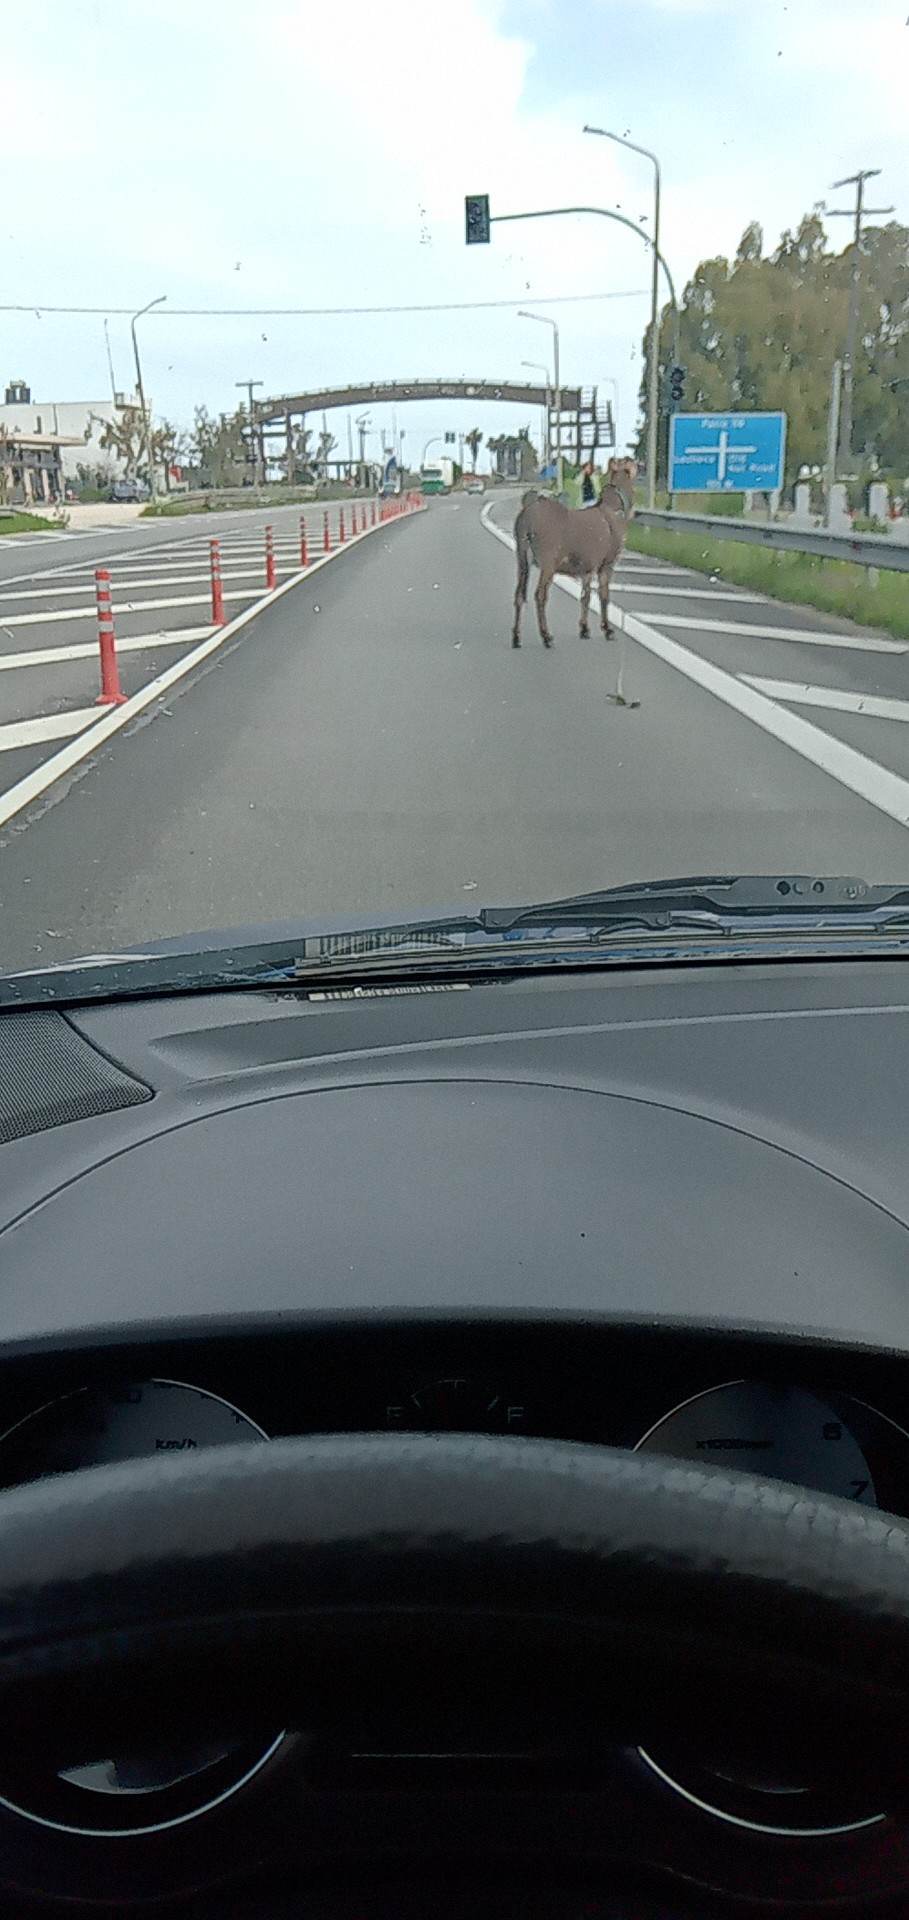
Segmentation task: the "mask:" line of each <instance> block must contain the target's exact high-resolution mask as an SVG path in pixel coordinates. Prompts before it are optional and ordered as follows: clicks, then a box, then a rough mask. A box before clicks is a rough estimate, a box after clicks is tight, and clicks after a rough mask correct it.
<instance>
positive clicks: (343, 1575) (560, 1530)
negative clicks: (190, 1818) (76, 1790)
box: [0, 1434, 909, 1792]
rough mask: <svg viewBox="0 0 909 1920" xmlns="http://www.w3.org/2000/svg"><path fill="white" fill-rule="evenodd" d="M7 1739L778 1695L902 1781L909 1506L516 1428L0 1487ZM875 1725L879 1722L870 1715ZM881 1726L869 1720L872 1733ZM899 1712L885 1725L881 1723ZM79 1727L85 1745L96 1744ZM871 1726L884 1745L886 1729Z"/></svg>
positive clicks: (752, 1714) (772, 1700)
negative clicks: (854, 1500)
mask: <svg viewBox="0 0 909 1920" xmlns="http://www.w3.org/2000/svg"><path fill="white" fill-rule="evenodd" d="M0 1706H2V1715H3V1724H4V1729H5V1735H6V1738H7V1740H14V1741H16V1742H21V1743H23V1744H24V1745H25V1746H26V1747H28V1746H29V1744H30V1743H34V1742H35V1741H36V1740H38V1739H39V1738H40V1739H41V1740H42V1741H43V1742H44V1743H45V1744H46V1741H47V1733H48V1728H49V1727H51V1726H52V1727H53V1729H54V1745H55V1750H56V1749H57V1748H62V1747H64V1746H65V1744H66V1742H67V1740H69V1741H70V1743H71V1745H72V1747H73V1750H74V1751H82V1752H84V1751H85V1750H86V1740H87V1739H88V1741H89V1746H90V1749H91V1751H94V1752H97V1751H103V1750H105V1749H104V1746H103V1742H104V1741H108V1742H110V1741H111V1740H114V1741H116V1740H117V1739H119V1740H121V1741H122V1740H123V1737H124V1733H125V1730H126V1729H127V1728H128V1727H129V1726H133V1727H134V1726H135V1725H136V1723H137V1720H138V1719H139V1718H140V1717H141V1720H142V1724H143V1725H144V1726H146V1727H155V1728H157V1729H158V1730H159V1732H160V1733H161V1734H162V1735H165V1734H167V1733H170V1732H172V1733H173V1734H174V1736H175V1737H176V1736H178V1735H179V1733H180V1732H181V1731H183V1732H185V1731H186V1730H187V1729H189V1728H195V1729H196V1730H198V1728H199V1727H200V1725H201V1726H205V1725H210V1724H212V1723H213V1722H214V1723H217V1722H218V1721H219V1720H222V1719H224V1718H225V1717H227V1718H228V1719H229V1723H230V1725H231V1727H233V1728H236V1727H237V1725H238V1722H239V1720H240V1719H241V1718H243V1717H245V1719H246V1720H248V1722H249V1724H250V1725H255V1726H258V1727H261V1726H263V1725H266V1724H267V1725H270V1726H271V1727H274V1726H279V1727H280V1726H290V1725H296V1726H299V1727H301V1728H307V1729H311V1730H315V1731H316V1733H318V1731H319V1730H323V1731H326V1732H330V1731H331V1730H333V1729H334V1730H337V1729H338V1728H339V1727H342V1726H343V1725H344V1724H345V1723H347V1722H354V1721H356V1719H357V1716H358V1715H362V1714H363V1713H364V1712H373V1713H378V1714H381V1715H383V1716H386V1717H388V1716H391V1717H392V1718H394V1717H395V1716H399V1715H400V1716H403V1718H405V1719H406V1718H407V1717H408V1716H413V1715H414V1714H422V1715H423V1716H424V1717H425V1715H426V1714H427V1713H431V1714H437V1713H438V1714H446V1713H447V1714H452V1715H460V1716H461V1718H462V1720H466V1722H467V1724H475V1723H476V1721H477V1720H478V1719H481V1718H482V1716H484V1715H486V1716H491V1717H492V1719H493V1720H494V1722H495V1724H496V1726H497V1727H498V1728H499V1730H501V1727H502V1725H503V1724H511V1725H515V1724H519V1723H523V1724H525V1725H526V1724H528V1723H530V1724H532V1725H533V1726H535V1728H536V1730H537V1734H538V1736H539V1735H540V1733H541V1730H545V1732H546V1733H548V1732H550V1731H552V1730H553V1729H554V1730H556V1731H558V1732H560V1733H566V1732H570V1733H580V1734H583V1735H584V1736H585V1737H587V1738H589V1737H590V1735H591V1733H595V1734H596V1736H597V1737H600V1738H601V1737H603V1736H604V1735H607V1736H610V1737H612V1736H614V1737H615V1738H617V1739H620V1740H629V1741H631V1742H633V1743H636V1742H638V1741H639V1740H642V1739H644V1738H645V1737H649V1736H650V1735H651V1734H652V1733H653V1731H654V1729H655V1728H657V1727H659V1728H663V1729H665V1728H666V1727H667V1726H672V1725H673V1724H675V1725H676V1726H677V1727H679V1726H683V1725H685V1724H687V1725H689V1726H690V1725H691V1723H692V1719H693V1720H694V1723H695V1724H696V1726H697V1728H698V1732H699V1734H700V1733H702V1732H703V1731H704V1730H705V1728H706V1729H708V1730H709V1729H710V1728H712V1727H715V1728H716V1729H717V1730H718V1731H720V1730H723V1729H725V1730H726V1731H728V1730H729V1728H730V1727H731V1726H732V1725H738V1726H741V1724H742V1723H743V1720H744V1719H745V1718H746V1717H747V1720H748V1724H749V1725H751V1726H753V1727H756V1728H758V1729H765V1730H766V1731H767V1734H768V1736H769V1735H770V1734H772V1733H774V1732H775V1738H776V1741H777V1742H779V1740H780V1737H781V1736H780V1723H781V1721H782V1722H783V1723H784V1724H785V1729H786V1733H785V1738H786V1749H787V1754H789V1755H791V1754H792V1751H793V1743H794V1741H796V1739H797V1738H798V1737H799V1733H801V1738H802V1743H803V1748H804V1757H805V1759H806V1762H807V1763H809V1764H811V1765H814V1766H817V1765H823V1762H824V1756H825V1752H826V1751H827V1750H829V1747H830V1745H831V1743H834V1742H835V1747H836V1751H838V1752H842V1750H843V1743H844V1740H846V1741H848V1740H849V1739H850V1736H851V1737H852V1738H853V1739H854V1742H855V1748H854V1756H851V1757H854V1759H855V1761H856V1762H857V1765H858V1767H859V1769H861V1767H862V1765H863V1764H864V1763H863V1760H862V1755H863V1754H865V1753H867V1754H868V1755H869V1756H870V1757H869V1759H868V1761H867V1767H866V1771H867V1772H868V1777H869V1778H871V1777H872V1775H873V1774H874V1775H876V1777H877V1778H878V1779H880V1778H881V1771H880V1769H881V1768H883V1774H884V1776H885V1777H886V1779H887V1781H888V1784H889V1787H890V1789H891V1792H892V1791H893V1790H896V1791H899V1788H900V1787H901V1785H902V1784H903V1782H902V1781H901V1779H900V1770H901V1769H902V1767H903V1765H904V1763H903V1761H902V1759H901V1754H902V1751H903V1746H904V1741H903V1733H904V1729H905V1724H906V1716H907V1712H909V1527H907V1524H906V1523H905V1522H903V1521H902V1520H899V1519H895V1518H893V1517H892V1516H890V1515H887V1514H882V1513H879V1512H877V1511H875V1510H868V1509H866V1508H859V1507H855V1506H852V1505H850V1504H849V1503H848V1502H846V1501H843V1500H837V1499H834V1498H829V1497H826V1496H821V1495H817V1494H810V1493H806V1492H804V1491H802V1490H800V1489H799V1488H796V1487H793V1486H788V1485H784V1484H782V1483H779V1482H772V1481H767V1480H761V1479H758V1478H756V1477H752V1476H751V1475H746V1474H739V1473H729V1472H724V1471H722V1470H720V1469H717V1468H714V1467H707V1466H705V1467H692V1466H687V1465H680V1464H678V1463H676V1462H674V1461H669V1460H660V1459H659V1458H657V1457H656V1456H654V1455H652V1454H646V1455H644V1454H634V1453H625V1452H620V1451H615V1450H610V1449H607V1448H600V1447H593V1446H584V1445H576V1444H571V1443H565V1442H558V1441H549V1440H541V1439H529V1438H524V1437H521V1438H488V1439H487V1438H482V1437H471V1436H469V1435H445V1434H441V1435H438V1436H431V1437H427V1436H419V1435H394V1436H387V1435H376V1434H363V1435H349V1434H344V1435H328V1436H321V1437H317V1438H303V1439H292V1440H278V1441H272V1442H271V1443H270V1444H269V1445H268V1446H264V1447H249V1446H236V1447H235V1446H226V1447H212V1448H209V1449H208V1450H204V1451H201V1452H199V1453H197V1454H194V1455H190V1456H182V1457H180V1458H179V1459H174V1458H173V1457H171V1456H168V1458H167V1459H166V1460H161V1459H158V1458H155V1457H152V1458H148V1459H141V1460H136V1461H130V1462H126V1463H124V1464H121V1465H117V1466H105V1467H93V1468H90V1469H88V1470H86V1471H80V1472H75V1473H69V1474H64V1475H60V1476H58V1477H55V1478H51V1479H46V1480H43V1481H37V1482H33V1483H28V1484H25V1485H21V1486H18V1487H15V1488H13V1489H11V1490H8V1491H5V1492H3V1493H2V1494H0ZM875 1736H876V1737H875ZM881 1736H883V1737H881ZM891 1736H892V1737H891ZM99 1740H100V1741H101V1742H102V1745H100V1746H99V1744H98V1742H99ZM882 1755H883V1759H881V1756H882Z"/></svg>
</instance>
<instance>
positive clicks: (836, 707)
mask: <svg viewBox="0 0 909 1920" xmlns="http://www.w3.org/2000/svg"><path fill="white" fill-rule="evenodd" d="M739 679H740V680H744V681H745V683H746V685H747V686H749V687H756V688H757V691H758V693H765V694H766V695H767V698H768V700H788V701H790V703H791V704H792V705H793V706H796V707H826V708H827V709H828V710H829V712H831V713H859V714H864V715H865V716H866V717H867V718H868V719H871V720H902V721H903V722H906V721H909V700H888V699H886V698H885V697H884V696H883V695H882V694H877V693H844V692H842V691H841V690H840V688H838V687H812V686H808V685H806V684H805V683H803V682H802V681H800V680H762V679H760V678H759V676H758V675H757V674H751V673H742V674H740V675H739Z"/></svg>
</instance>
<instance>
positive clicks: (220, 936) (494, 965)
mask: <svg viewBox="0 0 909 1920" xmlns="http://www.w3.org/2000/svg"><path fill="white" fill-rule="evenodd" d="M907 947H909V886H902V887H894V886H886V885H870V884H869V883H868V882H867V881H864V880H855V879H848V878H843V879H830V878H823V879H818V878H812V877H811V876H810V875H804V874H790V875H779V876H773V875H770V876H767V875H764V874H757V875H747V876H728V875H711V876H704V875H697V876H693V877H691V878H684V879H675V880H652V881H645V882H639V883H636V884H633V885H631V886H627V887H608V888H606V889H604V890H603V891H602V892H599V893H584V894H573V895H570V896H568V897H567V898H565V899H562V900H547V901H542V902H540V903H538V904H535V905H533V906H524V907H519V906H489V907H481V908H480V909H479V910H478V911H477V912H476V913H473V914H464V913H446V912H444V911H443V912H441V913H436V914H432V915H429V916H427V917H426V918H424V919H420V920H405V921H396V920H387V921H385V922H384V923H383V922H381V921H380V922H379V923H378V924H376V923H373V922H369V921H366V920H362V919H359V918H357V919H355V920H353V921H351V922H350V923H349V924H348V925H347V926H346V927H345V926H343V925H341V926H338V925H337V924H336V923H334V924H332V923H328V924H326V923H325V922H321V923H320V922H318V921H300V922H296V923H293V922H286V923H283V924H281V925H280V926H277V927H271V928H264V927H263V928H253V927H249V928H235V929H233V930H230V931H228V930H225V931H223V932H218V933H210V934H208V935H205V936H202V935H199V934H192V935H188V936H186V937H185V938H183V939H168V940H162V941H160V942H155V943H152V944H150V945H149V946H147V947H146V948H145V949H144V950H143V949H137V950H134V951H133V952H125V953H117V954H95V955H91V956H86V957H83V958H82V959H79V960H73V961H69V962H63V963H61V964H58V965H57V966H54V967H48V968H42V969H36V970H35V971H34V972H27V973H19V974H11V975H8V976H7V977H6V978H5V979H4V978H2V977H0V1009H2V1008H3V1007H9V1006H36V1005H41V1004H42V1003H43V1004H47V1003H51V1004H56V1005H62V1004H66V1003H67V1002H72V1003H83V1004H84V1003H85V1002H86V1001H92V1000H124V999H128V998H131V997H138V996H142V997H144V996H146V995H150V994H160V993H168V994H171V993H187V992H200V991H206V990H207V991H209V992H211V991H215V992H218V991H222V990H224V989H230V988H234V989H237V988H247V989H248V988H265V989H268V988H277V989H280V988H282V987H284V988H293V987H294V986H303V987H305V988H307V989H309V990H313V989H314V988H316V987H317V986H322V987H324V988H325V989H326V990H328V991H331V990H332V989H334V988H335V987H336V985H344V984H345V982H351V983H354V982H356V981H358V980H359V981H364V982H365V981H373V982H380V981H381V980H382V979H383V978H384V979H386V980H389V981H395V980H399V981H402V980H405V979H418V978H425V979H436V980H439V979H446V978H448V979H451V978H455V977H458V978H461V979H462V980H463V979H465V978H466V977H467V976H470V977H472V978H479V977H480V976H481V975H482V974H484V973H488V974H490V975H491V974H493V973H498V974H505V973H507V972H515V971H517V970H519V969H522V968H524V969H526V968H533V967H537V968H541V969H544V970H552V969H554V968H557V967H561V966H578V965H584V966H607V965H616V964H623V965H632V964H633V965H637V964H641V963H643V962H644V961H648V962H651V963H652V964H655V965H657V964H676V963H687V962H688V961H690V960H692V959H698V960H703V961H711V960H717V959H719V958H721V957H724V958H736V959H741V958H754V957H761V958H763V957H765V956H767V955H769V956H770V957H776V958H785V957H789V956H791V955H792V953H793V952H794V951H796V950H797V951H798V953H799V955H802V954H805V955H807V953H808V951H809V948H810V950H811V951H812V952H813V953H815V954H818V955H821V956H823V955H824V954H825V953H828V954H829V955H830V957H833V956H834V955H837V956H841V955H842V956H845V954H846V953H847V952H849V953H856V954H857V953H859V952H861V953H862V954H866V953H868V952H875V953H883V951H884V949H885V948H887V950H888V951H889V952H891V953H892V954H894V955H896V954H899V955H902V954H903V953H904V952H906V950H907Z"/></svg>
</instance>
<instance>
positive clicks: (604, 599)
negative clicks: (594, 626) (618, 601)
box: [597, 566, 615, 640]
mask: <svg viewBox="0 0 909 1920" xmlns="http://www.w3.org/2000/svg"><path fill="white" fill-rule="evenodd" d="M611 572H612V568H611V566H606V567H601V568H600V570H599V573H598V574H597V586H598V588H599V592H600V626H601V627H602V629H603V638H604V640H613V639H614V638H615V635H614V634H613V631H612V628H611V626H610V625H609V575H610V573H611Z"/></svg>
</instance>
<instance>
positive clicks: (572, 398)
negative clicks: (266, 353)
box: [256, 380, 615, 461]
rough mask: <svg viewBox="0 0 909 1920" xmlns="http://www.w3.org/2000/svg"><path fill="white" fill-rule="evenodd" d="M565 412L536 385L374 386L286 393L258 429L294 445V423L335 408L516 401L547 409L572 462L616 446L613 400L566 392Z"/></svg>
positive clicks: (590, 392) (266, 410)
mask: <svg viewBox="0 0 909 1920" xmlns="http://www.w3.org/2000/svg"><path fill="white" fill-rule="evenodd" d="M560 395H561V411H560V414H559V416H558V417H557V414H556V409H555V407H554V406H553V395H552V392H551V390H550V389H549V388H548V387H547V386H541V385H540V384H539V382H538V381H531V380H369V381H364V382H362V383H361V384H360V385H358V386H350V387H314V388H313V389H312V391H311V392H309V393H282V394H277V395H275V396H274V397H273V398H271V399H268V400H262V401H260V402H259V404H258V405H257V407H256V425H257V428H258V429H259V430H260V431H262V432H264V433H267V434H270V435H271V434H276V433H280V434H283V435H284V436H285V438H286V441H287V445H288V447H290V444H291V421H292V419H293V417H294V415H298V416H300V417H302V418H305V416H306V415H307V414H308V413H323V412H325V413H328V412H329V411H330V410H331V409H332V408H334V407H362V406H372V405H378V404H379V403H380V402H381V401H390V402H391V403H392V404H393V405H395V406H398V405H402V404H403V403H404V402H406V401H408V400H471V401H474V402H476V403H477V404H479V405H482V403H483V402H484V401H486V402H488V401H497V402H500V401H503V400H504V401H512V402H514V404H515V405H517V406H522V407H545V408H547V410H548V415H549V423H550V428H549V438H550V444H551V445H552V446H554V447H556V448H559V447H560V448H561V450H562V453H563V454H565V455H566V456H567V457H568V458H569V459H572V460H577V461H580V460H583V459H586V458H587V457H588V455H592V454H594V453H595V452H596V451H597V449H598V448H599V447H614V446H615V422H614V420H613V416H612V408H611V406H610V403H609V401H608V400H604V401H601V400H599V399H598V397H597V390H596V387H566V386H562V387H561V388H560Z"/></svg>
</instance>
